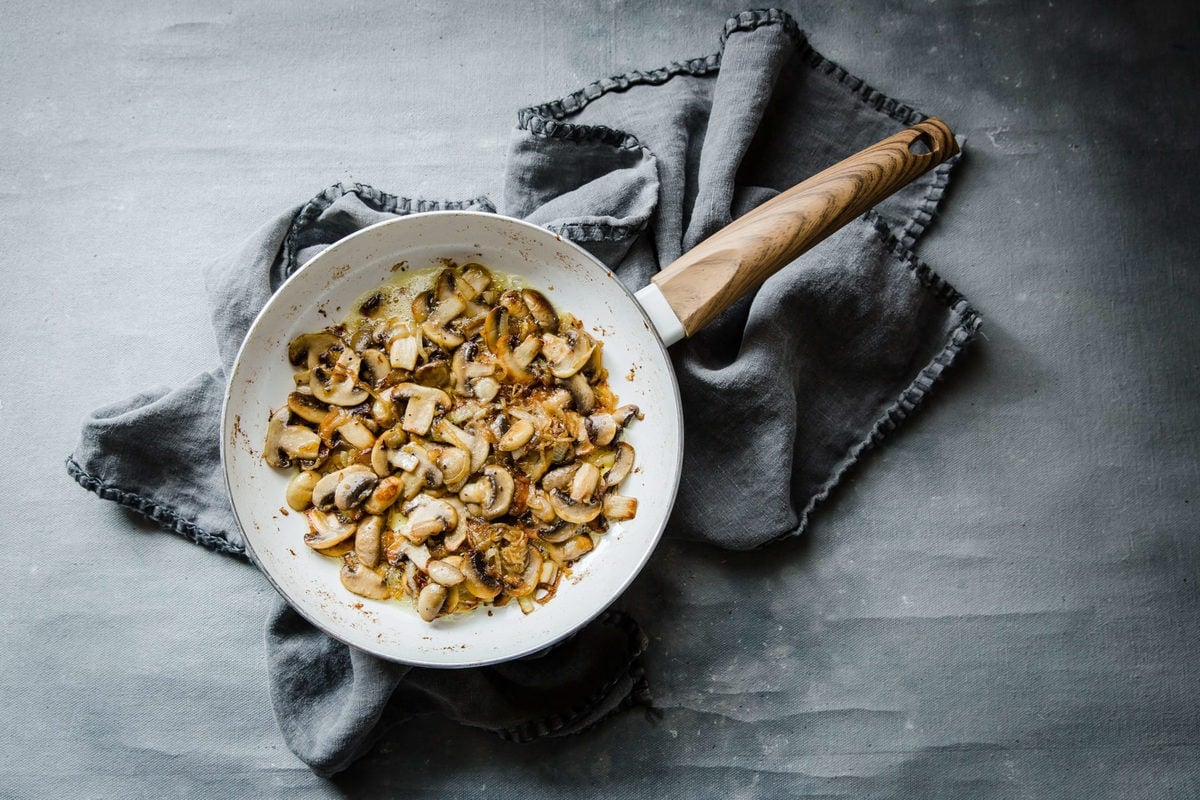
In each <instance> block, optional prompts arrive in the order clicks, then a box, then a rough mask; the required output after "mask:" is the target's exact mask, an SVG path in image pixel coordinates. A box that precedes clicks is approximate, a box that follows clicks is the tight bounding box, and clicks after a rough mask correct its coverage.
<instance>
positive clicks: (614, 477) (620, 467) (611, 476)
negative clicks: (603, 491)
mask: <svg viewBox="0 0 1200 800" xmlns="http://www.w3.org/2000/svg"><path fill="white" fill-rule="evenodd" d="M633 459H634V451H633V445H631V444H629V442H617V447H616V453H615V456H614V458H613V465H612V466H611V467H609V468H608V472H606V473H604V485H605V486H606V487H608V488H612V487H614V486H616V485H617V484H619V483H620V482H621V481H623V480H625V477H626V476H627V475H629V473H630V472H631V471H632V470H633Z"/></svg>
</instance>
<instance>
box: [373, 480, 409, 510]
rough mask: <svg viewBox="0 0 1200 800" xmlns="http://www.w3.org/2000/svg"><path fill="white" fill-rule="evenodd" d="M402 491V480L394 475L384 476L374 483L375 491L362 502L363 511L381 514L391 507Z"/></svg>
mask: <svg viewBox="0 0 1200 800" xmlns="http://www.w3.org/2000/svg"><path fill="white" fill-rule="evenodd" d="M403 493H404V482H403V481H402V480H400V479H399V478H397V477H395V476H391V477H388V478H384V479H383V480H381V481H380V482H379V483H377V484H375V491H373V492H371V496H370V497H368V498H367V501H366V502H365V503H363V511H366V512H367V513H368V514H382V513H383V512H385V511H387V510H388V509H389V508H391V507H392V504H393V503H395V502H396V501H397V500H399V499H400V496H401V495H402V494H403Z"/></svg>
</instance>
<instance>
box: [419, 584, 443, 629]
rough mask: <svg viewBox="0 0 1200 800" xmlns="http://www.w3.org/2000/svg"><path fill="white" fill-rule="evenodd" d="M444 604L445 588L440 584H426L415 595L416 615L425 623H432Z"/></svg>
mask: <svg viewBox="0 0 1200 800" xmlns="http://www.w3.org/2000/svg"><path fill="white" fill-rule="evenodd" d="M445 603H446V587H445V586H442V585H441V584H440V583H427V584H425V588H424V589H422V590H421V593H420V594H419V595H417V613H418V614H420V615H421V619H423V620H425V621H426V622H433V620H434V619H436V618H437V615H438V613H439V612H441V610H442V606H443V605H444V604H445Z"/></svg>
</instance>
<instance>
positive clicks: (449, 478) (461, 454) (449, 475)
mask: <svg viewBox="0 0 1200 800" xmlns="http://www.w3.org/2000/svg"><path fill="white" fill-rule="evenodd" d="M435 462H436V463H437V465H438V469H440V470H441V471H442V481H443V482H444V483H445V484H446V488H447V489H449V490H450V491H452V492H456V491H458V490H459V489H461V488H462V485H463V483H464V482H465V481H466V480H467V478H469V477H470V476H471V454H470V453H468V452H467V451H466V450H463V449H462V448H461V447H442V448H440V449H439V451H438V454H437V458H436V459H435Z"/></svg>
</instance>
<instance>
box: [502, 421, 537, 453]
mask: <svg viewBox="0 0 1200 800" xmlns="http://www.w3.org/2000/svg"><path fill="white" fill-rule="evenodd" d="M533 433H534V428H533V423H532V422H530V421H529V420H527V419H519V420H517V421H516V422H514V423H513V424H512V427H510V428H509V429H508V430H507V431H505V432H504V435H503V436H501V437H500V441H498V442H496V449H497V450H503V451H504V452H506V453H511V452H512V451H513V450H518V449H520V448H522V447H524V446H525V445H526V444H528V443H529V440H530V439H532V438H533Z"/></svg>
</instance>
